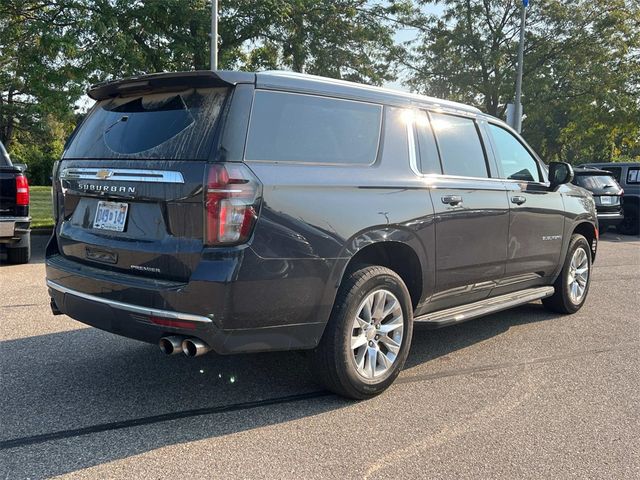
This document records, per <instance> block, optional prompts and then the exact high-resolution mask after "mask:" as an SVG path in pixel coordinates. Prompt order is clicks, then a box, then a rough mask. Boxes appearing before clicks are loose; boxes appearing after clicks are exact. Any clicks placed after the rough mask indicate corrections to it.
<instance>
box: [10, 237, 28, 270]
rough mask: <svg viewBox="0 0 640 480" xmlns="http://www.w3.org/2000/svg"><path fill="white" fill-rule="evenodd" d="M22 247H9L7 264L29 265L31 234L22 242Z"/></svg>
mask: <svg viewBox="0 0 640 480" xmlns="http://www.w3.org/2000/svg"><path fill="white" fill-rule="evenodd" d="M20 245H21V246H20V247H7V262H9V263H13V264H21V263H29V260H30V259H31V234H27V236H26V237H25V238H23V239H22V240H21V241H20Z"/></svg>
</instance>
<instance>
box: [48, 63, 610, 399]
mask: <svg viewBox="0 0 640 480" xmlns="http://www.w3.org/2000/svg"><path fill="white" fill-rule="evenodd" d="M89 95H90V96H91V97H92V98H93V99H95V100H96V102H97V103H96V104H95V106H94V107H93V109H92V110H91V111H90V113H89V114H88V116H87V117H86V119H85V120H84V122H83V123H82V125H80V126H79V127H78V128H77V130H76V131H75V133H74V134H73V136H72V138H71V139H70V140H69V142H68V144H67V146H66V149H65V151H64V153H63V156H62V159H61V160H60V161H59V162H58V163H57V164H56V166H55V167H54V204H55V218H56V225H55V231H54V234H53V236H52V237H51V240H50V242H49V244H48V246H47V250H46V269H47V285H48V288H49V293H50V296H51V307H52V310H53V312H54V313H56V314H60V313H64V314H66V315H69V316H70V317H72V318H75V319H77V320H79V321H81V322H84V323H87V324H89V325H93V326H95V327H98V328H101V329H104V330H107V331H110V332H113V333H116V334H119V335H124V336H127V337H131V338H135V339H139V340H143V341H146V342H152V343H156V344H158V345H159V346H160V348H161V350H162V351H163V352H165V353H167V354H174V353H178V352H182V353H184V354H186V355H187V356H197V355H200V354H203V353H206V352H207V351H209V350H213V351H215V352H217V353H219V354H231V353H241V352H260V351H274V350H307V354H308V357H309V359H310V363H311V366H312V368H313V371H314V372H315V374H316V375H317V378H318V380H319V381H321V382H322V383H323V384H324V385H325V386H326V387H327V388H329V389H331V390H333V391H335V392H337V393H339V394H342V395H345V396H348V397H351V398H358V399H362V398H368V397H370V396H373V395H375V394H378V393H380V392H381V391H383V390H384V389H385V388H387V387H388V386H389V385H390V384H391V383H392V382H393V380H394V379H395V378H396V376H397V375H398V373H399V371H400V369H401V368H402V366H403V364H404V362H405V359H406V358H407V354H408V352H409V347H410V344H411V336H412V328H413V325H414V324H417V323H421V324H424V325H425V326H428V327H433V328H437V327H443V326H446V325H451V324H456V323H460V322H464V321H466V320H469V319H472V318H475V317H479V316H482V315H486V314H489V313H492V312H496V311H499V310H503V309H507V308H510V307H513V306H516V305H520V304H523V303H526V302H530V301H534V300H540V299H541V300H542V301H543V303H544V305H545V306H547V307H548V308H550V309H552V310H553V311H557V312H563V313H572V312H575V311H577V310H578V309H579V308H580V307H581V306H582V305H583V304H584V302H585V299H586V297H587V293H588V290H589V281H590V278H591V275H590V273H591V264H592V261H593V259H594V257H595V254H596V246H597V239H598V223H597V218H596V211H595V205H594V200H593V197H592V195H591V194H590V193H589V192H587V191H585V190H583V189H582V188H580V187H577V186H575V185H572V184H571V183H570V182H571V180H572V177H573V171H572V169H571V167H570V166H569V165H567V164H563V163H552V164H551V165H550V167H549V171H548V172H547V170H546V169H545V168H543V164H542V162H541V161H540V159H539V158H538V157H537V156H536V154H535V152H533V151H532V150H531V148H530V147H529V146H528V145H527V144H526V143H525V142H524V141H523V140H522V138H520V137H519V136H518V135H517V134H516V133H515V132H514V131H513V130H512V129H510V128H509V127H508V126H507V125H505V124H504V123H503V122H501V121H500V120H497V119H495V118H493V117H489V116H487V115H484V114H482V113H481V112H480V111H479V110H477V109H475V108H472V107H469V106H465V105H461V104H457V103H453V102H448V101H443V100H438V99H434V98H428V97H424V96H419V95H411V94H407V93H401V92H395V91H391V90H386V89H381V88H375V87H368V86H362V85H357V84H353V83H349V82H344V81H337V80H330V79H326V78H321V77H314V76H308V75H301V74H293V73H286V72H263V73H242V72H225V71H218V72H189V73H165V74H154V75H148V76H142V77H136V78H131V79H126V80H122V81H117V82H111V83H105V84H99V85H97V86H95V87H93V88H92V89H91V90H90V91H89Z"/></svg>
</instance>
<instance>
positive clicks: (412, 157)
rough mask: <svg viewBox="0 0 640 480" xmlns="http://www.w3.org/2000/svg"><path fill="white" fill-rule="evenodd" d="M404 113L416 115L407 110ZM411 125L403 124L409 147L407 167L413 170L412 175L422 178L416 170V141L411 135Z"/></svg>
mask: <svg viewBox="0 0 640 480" xmlns="http://www.w3.org/2000/svg"><path fill="white" fill-rule="evenodd" d="M405 112H409V115H417V113H416V111H415V110H410V109H407V110H405ZM413 124H414V122H413V121H410V122H405V128H406V129H407V144H408V146H409V165H410V166H411V170H413V173H415V174H416V175H418V176H419V177H422V176H423V175H422V173H421V172H420V169H419V168H418V157H417V155H416V139H415V136H414V133H413V129H414V126H413Z"/></svg>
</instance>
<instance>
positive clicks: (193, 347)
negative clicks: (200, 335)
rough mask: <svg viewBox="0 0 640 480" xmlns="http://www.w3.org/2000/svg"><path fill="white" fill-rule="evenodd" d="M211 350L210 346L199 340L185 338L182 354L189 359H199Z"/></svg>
mask: <svg viewBox="0 0 640 480" xmlns="http://www.w3.org/2000/svg"><path fill="white" fill-rule="evenodd" d="M209 350H211V349H210V348H209V345H207V344H206V343H204V342H203V341H202V340H200V339H197V338H185V339H184V340H183V341H182V353H184V354H185V355H186V356H187V357H199V356H200V355H204V354H205V353H207V352H208V351H209Z"/></svg>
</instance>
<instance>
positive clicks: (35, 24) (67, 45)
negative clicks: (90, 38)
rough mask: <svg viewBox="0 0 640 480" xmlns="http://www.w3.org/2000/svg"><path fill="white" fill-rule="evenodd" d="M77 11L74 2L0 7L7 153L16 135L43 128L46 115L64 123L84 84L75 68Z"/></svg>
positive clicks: (21, 0)
mask: <svg viewBox="0 0 640 480" xmlns="http://www.w3.org/2000/svg"><path fill="white" fill-rule="evenodd" d="M81 7H82V5H81V4H79V3H78V2H76V1H75V0H64V1H63V0H61V1H46V0H4V1H3V2H2V4H0V140H2V142H3V143H4V144H5V145H6V146H7V147H9V148H10V147H11V144H12V142H13V141H14V139H15V136H16V134H17V133H19V132H29V131H31V132H33V131H36V130H41V129H42V128H46V122H43V119H44V117H45V116H46V115H49V114H54V115H56V116H58V117H61V118H64V117H66V118H67V119H68V118H70V115H71V113H72V106H73V102H74V101H75V100H76V99H77V98H78V97H79V96H80V95H81V92H82V89H83V84H84V77H83V75H82V69H81V67H79V65H78V64H77V62H76V58H77V41H76V38H77V31H76V29H75V27H76V26H77V25H78V23H79V20H78V17H79V15H78V9H79V8H81ZM80 18H81V17H80Z"/></svg>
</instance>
